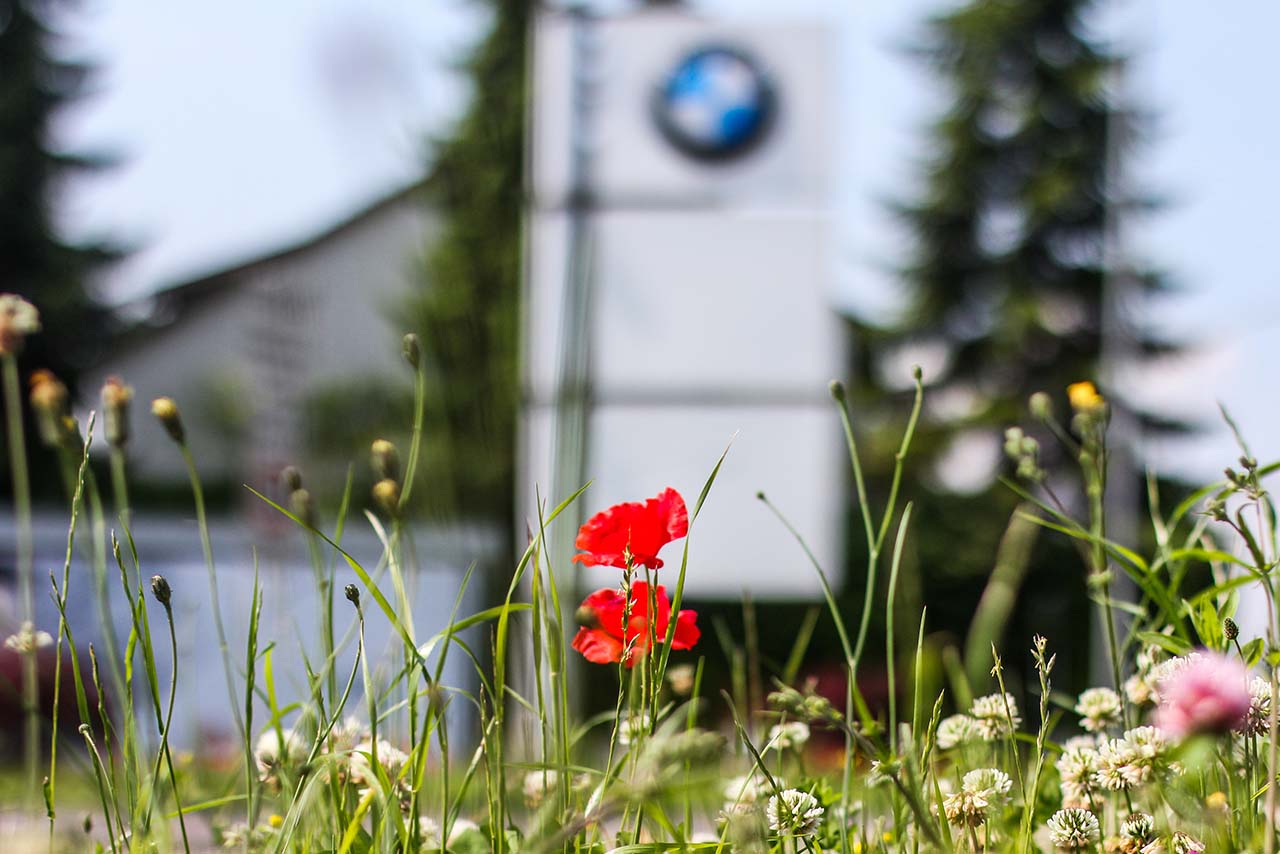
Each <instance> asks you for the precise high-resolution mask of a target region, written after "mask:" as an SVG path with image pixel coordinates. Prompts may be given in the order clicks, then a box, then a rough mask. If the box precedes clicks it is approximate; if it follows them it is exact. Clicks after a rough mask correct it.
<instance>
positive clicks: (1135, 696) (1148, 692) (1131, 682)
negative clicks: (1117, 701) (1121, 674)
mask: <svg viewBox="0 0 1280 854" xmlns="http://www.w3.org/2000/svg"><path fill="white" fill-rule="evenodd" d="M1124 695H1125V696H1126V697H1128V698H1129V702H1130V703H1133V704H1134V705H1135V706H1145V705H1146V704H1147V703H1150V702H1152V701H1153V700H1154V697H1155V691H1154V689H1153V688H1152V687H1151V683H1150V682H1148V681H1147V678H1146V677H1145V676H1143V675H1142V674H1140V673H1135V674H1133V675H1132V676H1130V677H1129V678H1128V679H1126V680H1124Z"/></svg>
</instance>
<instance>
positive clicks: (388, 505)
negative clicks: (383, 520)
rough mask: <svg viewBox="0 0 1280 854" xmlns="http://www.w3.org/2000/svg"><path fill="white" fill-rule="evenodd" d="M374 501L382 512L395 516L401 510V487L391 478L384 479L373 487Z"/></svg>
mask: <svg viewBox="0 0 1280 854" xmlns="http://www.w3.org/2000/svg"><path fill="white" fill-rule="evenodd" d="M373 500H374V503H376V504H377V505H378V506H379V507H381V508H382V512H384V513H386V514H387V515H388V516H394V515H395V514H396V511H397V510H399V509H400V485H399V484H398V483H396V482H395V481H394V480H391V479H390V478H383V479H382V480H380V481H378V482H377V483H375V484H374V485H373Z"/></svg>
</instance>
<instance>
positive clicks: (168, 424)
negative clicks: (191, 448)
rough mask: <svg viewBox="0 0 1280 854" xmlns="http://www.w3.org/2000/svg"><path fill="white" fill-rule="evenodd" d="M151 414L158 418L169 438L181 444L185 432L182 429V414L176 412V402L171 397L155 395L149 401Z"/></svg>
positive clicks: (185, 435) (184, 438)
mask: <svg viewBox="0 0 1280 854" xmlns="http://www.w3.org/2000/svg"><path fill="white" fill-rule="evenodd" d="M151 414H152V415H154V416H155V417H156V418H158V419H160V424H161V426H163V427H164V429H165V432H167V433H168V434H169V438H170V439H172V440H173V441H175V442H177V443H178V444H179V445H181V444H183V443H184V442H185V441H186V439H187V433H186V431H185V430H183V429H182V415H181V414H180V413H179V412H178V404H176V403H174V402H173V398H171V397H157V398H156V399H155V400H153V401H151Z"/></svg>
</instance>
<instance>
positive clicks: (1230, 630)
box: [1222, 617, 1240, 641]
mask: <svg viewBox="0 0 1280 854" xmlns="http://www.w3.org/2000/svg"><path fill="white" fill-rule="evenodd" d="M1222 633H1223V634H1224V635H1226V638H1227V640H1230V641H1233V640H1235V639H1236V638H1238V637H1240V626H1239V625H1237V624H1236V621H1235V620H1233V619H1231V618H1230V617H1227V618H1226V619H1225V620H1223V621H1222Z"/></svg>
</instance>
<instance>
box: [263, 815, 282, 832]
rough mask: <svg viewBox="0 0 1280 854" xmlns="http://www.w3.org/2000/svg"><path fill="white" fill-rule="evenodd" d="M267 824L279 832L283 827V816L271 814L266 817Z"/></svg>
mask: <svg viewBox="0 0 1280 854" xmlns="http://www.w3.org/2000/svg"><path fill="white" fill-rule="evenodd" d="M267 824H268V825H270V826H271V828H272V829H274V830H279V829H280V828H281V827H283V826H284V816H282V815H280V814H279V813H274V812H273V813H272V814H271V815H269V816H268V817H267Z"/></svg>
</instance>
